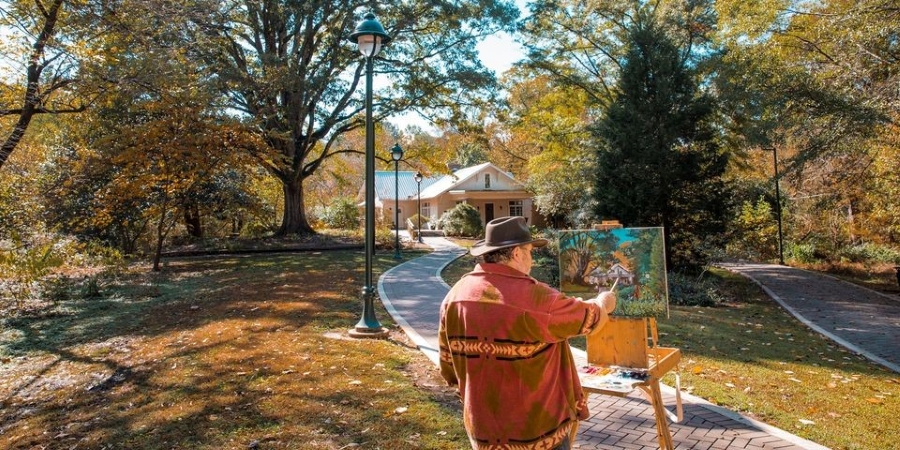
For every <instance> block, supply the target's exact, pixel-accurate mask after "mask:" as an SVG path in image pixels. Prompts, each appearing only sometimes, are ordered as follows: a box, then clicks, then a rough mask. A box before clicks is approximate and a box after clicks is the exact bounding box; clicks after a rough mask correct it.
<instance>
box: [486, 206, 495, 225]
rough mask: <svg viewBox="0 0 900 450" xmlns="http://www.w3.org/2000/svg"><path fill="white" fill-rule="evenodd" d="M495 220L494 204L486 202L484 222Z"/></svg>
mask: <svg viewBox="0 0 900 450" xmlns="http://www.w3.org/2000/svg"><path fill="white" fill-rule="evenodd" d="M492 220H494V204H493V203H485V204H484V223H488V222H490V221H492Z"/></svg>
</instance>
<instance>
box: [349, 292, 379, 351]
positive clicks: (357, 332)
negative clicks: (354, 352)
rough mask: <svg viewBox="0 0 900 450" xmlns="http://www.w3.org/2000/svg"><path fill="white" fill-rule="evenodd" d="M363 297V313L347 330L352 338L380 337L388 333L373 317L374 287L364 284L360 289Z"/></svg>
mask: <svg viewBox="0 0 900 450" xmlns="http://www.w3.org/2000/svg"><path fill="white" fill-rule="evenodd" d="M362 297H363V313H362V317H360V318H359V322H357V323H356V325H355V326H354V327H353V328H351V329H350V330H348V331H347V334H349V335H350V337H352V338H360V339H366V338H368V339H380V338H383V337H386V336H387V335H388V329H387V328H385V327H383V326H381V324H380V323H378V319H377V318H376V317H375V306H374V304H373V303H374V300H375V288H373V287H372V286H366V287H364V288H363V290H362Z"/></svg>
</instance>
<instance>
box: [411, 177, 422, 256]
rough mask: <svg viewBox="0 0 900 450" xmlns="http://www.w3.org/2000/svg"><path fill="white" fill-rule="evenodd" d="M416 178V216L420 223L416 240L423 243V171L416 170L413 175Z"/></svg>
mask: <svg viewBox="0 0 900 450" xmlns="http://www.w3.org/2000/svg"><path fill="white" fill-rule="evenodd" d="M413 179H414V180H416V218H417V219H418V222H419V223H418V224H417V227H416V240H417V241H419V243H420V244H421V243H422V172H416V174H415V175H414V176H413Z"/></svg>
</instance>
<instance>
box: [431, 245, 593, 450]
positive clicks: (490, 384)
mask: <svg viewBox="0 0 900 450" xmlns="http://www.w3.org/2000/svg"><path fill="white" fill-rule="evenodd" d="M607 321H608V316H607V314H606V312H605V311H603V308H601V307H600V305H597V304H595V303H593V302H585V301H581V300H580V299H577V298H574V297H568V296H566V295H564V294H563V293H561V292H559V291H557V290H556V289H553V288H551V287H550V286H548V285H546V284H544V283H541V282H539V281H537V280H535V279H534V278H531V277H530V276H528V275H527V274H524V273H522V272H519V271H517V270H515V269H513V268H510V267H508V266H505V265H503V264H492V263H482V264H479V265H477V266H476V267H475V269H474V270H473V271H472V272H470V273H468V274H466V275H465V276H464V277H463V278H462V279H460V280H459V282H457V283H456V285H455V286H453V288H452V289H451V290H450V292H449V293H448V294H447V296H446V297H445V298H444V301H443V302H442V303H441V316H440V329H439V341H440V368H441V375H442V376H443V377H444V379H445V380H446V381H447V382H448V383H449V384H450V385H451V386H454V385H455V386H457V387H458V388H459V393H460V396H461V397H462V402H463V421H464V423H465V427H466V431H467V432H468V435H469V439H470V441H471V442H472V447H473V448H474V449H478V450H485V449H488V450H494V449H504V450H507V449H509V450H512V449H551V448H554V447H555V446H556V445H558V444H559V443H561V442H562V441H563V439H565V437H566V436H567V435H568V433H569V432H571V431H572V430H573V428H574V427H576V426H577V424H578V421H579V420H583V419H586V418H587V417H588V409H587V401H586V397H585V394H584V391H583V390H582V389H581V383H580V382H579V381H578V372H577V369H578V368H577V367H576V365H575V360H574V359H573V357H572V352H571V350H570V349H569V345H568V341H567V339H568V338H570V337H573V336H578V335H583V334H588V333H590V332H592V331H594V330H596V329H599V328H600V327H602V326H603V325H604V324H605V323H606V322H607Z"/></svg>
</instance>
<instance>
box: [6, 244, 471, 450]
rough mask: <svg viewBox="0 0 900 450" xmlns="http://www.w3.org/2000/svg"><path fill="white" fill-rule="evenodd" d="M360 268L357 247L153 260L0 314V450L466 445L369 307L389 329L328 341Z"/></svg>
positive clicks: (411, 352) (430, 373)
mask: <svg viewBox="0 0 900 450" xmlns="http://www.w3.org/2000/svg"><path fill="white" fill-rule="evenodd" d="M382 253H384V254H378V255H377V256H376V259H375V276H376V277H377V276H379V275H380V274H381V273H382V272H383V271H384V270H386V269H387V268H389V267H390V266H392V265H394V264H396V263H397V261H395V260H393V259H392V256H393V253H392V252H382ZM419 255H421V253H418V254H416V253H414V252H412V251H405V252H404V257H405V258H406V259H409V258H413V257H415V256H419ZM363 268H364V254H363V252H362V251H358V250H357V251H349V250H348V251H328V252H306V253H290V254H271V255H252V256H234V257H232V256H218V257H206V258H193V259H188V258H184V259H168V260H165V268H164V270H163V272H162V273H156V274H154V273H150V272H149V271H148V270H147V268H146V267H144V268H141V270H139V271H136V272H134V273H132V274H130V275H127V276H122V277H120V278H119V279H117V280H114V281H109V282H107V283H105V284H104V285H103V289H102V291H101V294H102V295H101V297H99V298H92V299H73V300H66V301H60V302H59V303H57V304H56V305H55V306H54V307H53V308H52V309H49V310H45V311H44V313H43V314H42V315H41V316H39V317H31V318H15V319H13V318H6V319H4V320H3V321H2V322H0V323H2V328H0V448H3V449H40V448H48V449H63V448H64V449H70V448H79V449H112V448H116V449H248V448H250V449H253V448H260V449H277V448H280V449H348V448H353V447H356V446H362V447H363V448H370V449H392V450H397V449H423V448H427V449H454V450H456V449H460V448H465V447H467V446H468V441H467V440H466V437H465V433H464V430H463V427H462V422H461V415H460V410H459V402H458V400H457V397H456V394H455V392H454V391H453V390H451V389H449V388H446V387H445V386H444V382H443V380H441V379H440V377H439V375H438V373H437V371H436V369H435V368H434V365H433V364H432V363H431V362H430V361H429V360H428V359H427V358H426V357H425V356H424V355H422V354H421V352H419V351H418V350H416V349H415V347H414V346H412V345H411V343H409V342H408V341H407V340H406V338H405V336H404V335H403V333H402V332H401V331H400V330H399V328H397V327H396V326H395V325H394V324H393V322H392V321H391V319H390V317H389V316H388V315H387V313H386V312H385V311H384V310H383V309H382V308H381V306H380V303H378V302H376V304H377V307H376V308H377V309H376V314H377V317H378V318H379V320H380V321H381V323H382V325H384V326H386V327H388V328H390V329H391V338H390V339H386V340H350V339H346V338H343V337H342V336H345V335H346V331H347V330H348V329H349V328H352V327H353V326H354V325H355V324H356V322H357V321H358V320H359V318H360V316H361V300H360V298H359V297H360V290H361V287H362V284H361V283H362V280H363V278H364V274H363V270H364V269H363Z"/></svg>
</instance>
